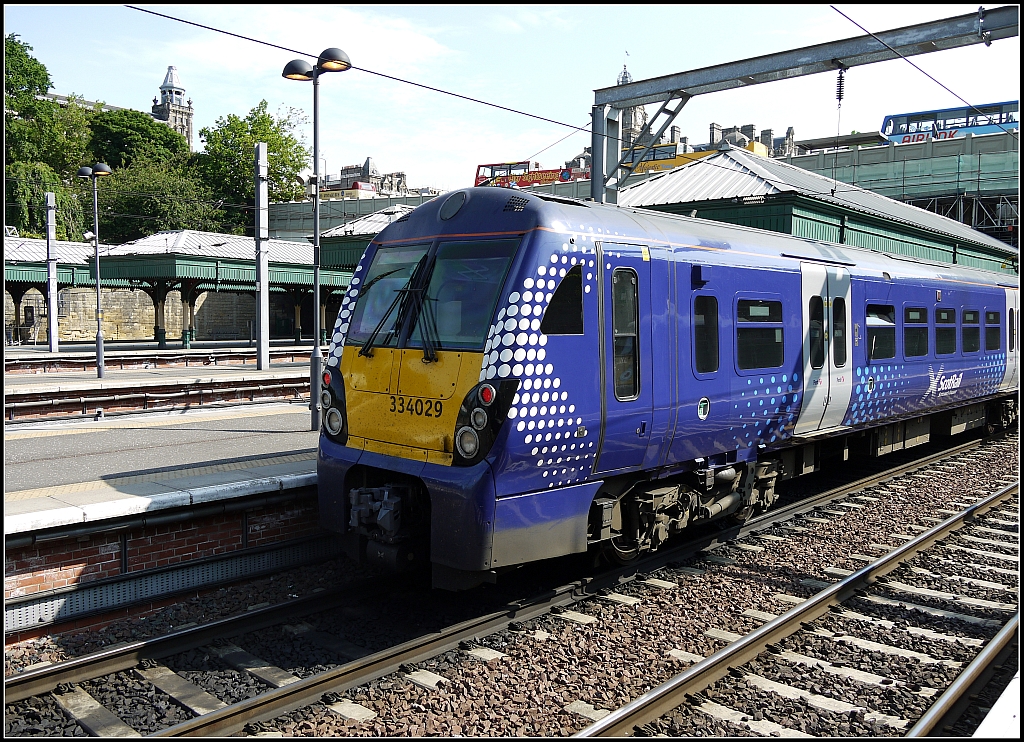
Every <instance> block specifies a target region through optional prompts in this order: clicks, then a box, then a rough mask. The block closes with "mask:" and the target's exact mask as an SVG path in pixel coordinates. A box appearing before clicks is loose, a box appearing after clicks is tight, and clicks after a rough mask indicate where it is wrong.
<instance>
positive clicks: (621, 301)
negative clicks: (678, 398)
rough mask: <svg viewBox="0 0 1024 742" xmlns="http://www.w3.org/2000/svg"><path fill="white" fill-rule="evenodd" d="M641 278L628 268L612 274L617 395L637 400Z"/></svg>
mask: <svg viewBox="0 0 1024 742" xmlns="http://www.w3.org/2000/svg"><path fill="white" fill-rule="evenodd" d="M637 324H638V323H637V280H636V273H634V272H633V271H632V270H630V269H628V268H617V269H615V271H614V272H613V273H612V342H613V351H612V352H613V358H612V373H613V374H614V375H615V398H616V399H619V400H627V399H635V398H636V397H637V396H638V395H639V394H640V355H639V353H638V350H639V349H638V348H637V341H638V340H639V336H638V335H637Z"/></svg>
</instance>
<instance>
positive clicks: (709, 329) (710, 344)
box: [693, 296, 718, 374]
mask: <svg viewBox="0 0 1024 742" xmlns="http://www.w3.org/2000/svg"><path fill="white" fill-rule="evenodd" d="M693 359H694V365H695V367H696V369H697V373H699V374H711V373H714V372H715V371H717V370H718V299H716V298H715V297H714V296H698V297H697V298H696V299H694V300H693Z"/></svg>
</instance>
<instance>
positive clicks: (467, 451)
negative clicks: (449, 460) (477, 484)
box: [455, 426, 480, 459]
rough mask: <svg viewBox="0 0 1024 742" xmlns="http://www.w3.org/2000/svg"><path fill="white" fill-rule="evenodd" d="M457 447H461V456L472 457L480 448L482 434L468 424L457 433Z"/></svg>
mask: <svg viewBox="0 0 1024 742" xmlns="http://www.w3.org/2000/svg"><path fill="white" fill-rule="evenodd" d="M455 447H456V448H458V449H459V455H460V456H462V457H463V458H466V459H471V458H473V457H474V456H476V452H477V451H479V450H480V436H479V435H477V433H476V431H475V430H473V429H472V428H470V427H468V426H467V427H464V428H460V429H459V432H458V433H456V434H455Z"/></svg>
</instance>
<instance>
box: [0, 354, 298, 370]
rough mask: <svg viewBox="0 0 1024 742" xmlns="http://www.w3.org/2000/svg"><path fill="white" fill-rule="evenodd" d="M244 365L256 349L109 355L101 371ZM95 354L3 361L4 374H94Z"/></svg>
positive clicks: (276, 358)
mask: <svg viewBox="0 0 1024 742" xmlns="http://www.w3.org/2000/svg"><path fill="white" fill-rule="evenodd" d="M309 353H310V351H309V350H308V349H304V348H292V349H288V350H273V349H271V351H270V360H271V362H277V363H302V362H305V361H308V360H309ZM238 365H241V366H245V365H251V366H255V365H256V351H255V350H189V351H173V350H165V351H159V350H157V351H150V352H142V353H138V352H137V353H116V352H115V353H108V354H107V355H105V356H104V359H103V366H104V368H107V369H111V370H121V371H124V370H130V369H151V368H169V367H177V366H185V367H187V368H191V367H197V368H198V367H202V366H238ZM95 370H96V355H95V353H78V354H73V353H72V354H66V355H63V356H62V357H60V358H52V357H45V358H32V357H21V358H5V359H4V373H5V374H36V373H57V372H60V371H95Z"/></svg>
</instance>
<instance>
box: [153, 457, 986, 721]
mask: <svg viewBox="0 0 1024 742" xmlns="http://www.w3.org/2000/svg"><path fill="white" fill-rule="evenodd" d="M976 445H978V442H976V441H972V442H971V443H968V444H963V445H961V446H957V447H956V448H955V449H953V450H952V451H945V452H942V453H941V454H936V455H933V456H930V457H927V459H926V460H925V463H922V462H919V461H918V462H913V463H912V464H907V465H904V466H902V467H898V468H897V469H896V470H888V471H886V472H884V473H881V474H878V475H873V476H870V477H867V478H864V479H862V480H858V481H857V482H854V483H851V484H848V485H845V486H844V487H839V488H835V489H833V490H829V491H828V492H827V493H824V494H823V495H819V496H817V497H814V498H812V499H814V500H815V501H816V502H817V503H818V504H820V501H821V500H822V499H823V498H827V499H834V498H836V497H840V496H842V495H844V494H846V493H848V492H851V491H856V490H859V489H862V488H863V487H864V486H866V485H865V483H873V482H875V481H880V480H883V479H889V478H892V476H898V472H900V471H903V470H905V469H917V468H920V467H921V466H924V465H926V463H927V462H928V461H930V460H934V459H941V458H944V457H946V456H949V455H951V454H954V453H958V452H959V451H960V450H961V449H963V448H969V447H971V446H976ZM893 471H896V472H897V474H893ZM827 499H826V500H825V501H827ZM796 506H798V507H802V508H804V509H809V507H813V506H808V504H807V503H806V502H801V503H797V504H796ZM977 507H979V506H974V508H975V509H976V508H977ZM780 515H781V519H785V518H788V517H791V514H790V513H789V512H788V509H783V510H782V511H781V512H780V513H778V514H770V517H769V518H767V519H771V517H774V518H776V519H779V516H780ZM765 520H766V519H765V518H762V519H759V521H758V522H757V523H751V524H750V525H749V526H745V527H744V528H742V529H741V530H742V532H743V533H744V534H745V533H749V532H751V531H754V530H757V529H758V528H762V527H764V525H765V524H764V521H765ZM951 520H952V519H951ZM933 530H935V529H933ZM929 533H930V532H929ZM721 538H722V537H721V535H711V536H705V537H703V538H701V539H699V540H697V541H695V542H690V543H687V544H685V545H681V546H678V547H676V548H673V549H669V550H666V551H664V552H662V553H660V554H657V555H652V556H651V557H649V558H647V559H645V560H643V562H641V563H637V564H633V565H626V566H624V567H620V568H617V569H614V570H610V571H608V572H605V573H604V574H602V575H599V576H597V577H595V578H593V579H586V580H582V581H580V582H576V583H571V584H569V585H564V586H562V587H560V588H556V589H555V590H553V591H551V592H550V593H549V594H548V595H546V596H544V597H542V598H540V599H537V600H534V601H528V602H526V603H520V604H519V605H518V606H516V605H513V606H510V608H509V610H508V611H507V612H497V613H493V614H490V615H489V616H483V617H480V618H477V619H471V620H469V621H466V622H463V623H461V624H457V625H455V626H452V627H449V628H447V629H444V630H442V631H441V632H438V634H436V635H432V636H427V637H421V638H418V639H413V640H410V641H409V642H406V643H404V644H401V645H399V646H397V647H392V648H390V649H386V650H382V651H381V652H378V653H376V654H374V655H371V656H369V657H365V658H363V659H361V660H357V661H355V662H351V663H348V664H346V665H342V666H340V667H338V668H336V669H334V670H329V671H327V672H324V673H320V674H318V675H314V676H311V677H308V678H306V679H304V680H302V681H299V682H297V683H292V684H290V685H287V686H284V687H283V688H279V689H274V690H271V691H268V692H267V693H265V694H263V695H260V696H257V697H256V698H252V699H248V700H246V701H242V702H241V703H238V704H234V705H231V706H228V707H226V708H224V709H222V710H220V711H214V712H211V713H208V714H204V715H203V716H200V717H197V718H195V719H191V720H189V721H185V722H182V723H181V724H178V725H175V726H173V727H169V728H167V729H164V730H162V731H160V732H157V733H155V734H154V736H210V735H230V734H235V733H237V732H239V731H241V730H242V729H243V727H244V726H245V725H246V724H248V723H254V722H262V721H270V720H271V719H274V718H276V717H277V716H280V715H281V714H286V713H288V712H290V711H294V710H295V709H298V708H302V707H303V706H308V705H310V704H313V703H316V702H317V701H319V700H320V698H321V696H322V695H323V694H324V693H327V692H335V693H338V692H343V691H345V690H347V689H349V688H353V687H357V686H360V685H364V684H365V683H368V682H370V681H372V680H376V679H377V678H380V677H383V676H385V675H389V674H391V673H393V672H396V671H397V670H399V669H400V667H401V666H402V665H403V664H406V663H409V664H415V663H418V662H423V661H425V660H427V659H430V658H432V657H435V656H437V655H438V654H441V653H442V652H445V651H448V650H450V649H454V648H455V647H457V646H458V644H459V642H461V641H464V640H466V639H474V638H479V637H481V636H486V635H488V634H491V633H494V632H497V631H500V630H502V629H505V628H507V627H508V625H509V623H511V622H512V621H525V620H529V619H532V618H536V617H537V616H540V615H543V614H545V613H547V612H549V611H550V609H551V608H552V607H553V606H555V605H567V604H571V603H576V602H579V601H581V600H586V599H589V598H592V597H593V596H594V595H596V594H597V593H599V592H600V591H601V590H603V589H606V588H609V587H614V586H616V585H619V584H622V583H624V582H629V581H632V580H633V579H634V578H635V577H636V575H638V574H641V573H645V572H652V571H655V570H657V569H659V568H661V567H662V566H664V565H665V564H667V563H668V562H670V561H673V560H676V559H679V558H681V557H682V558H685V557H688V556H693V555H695V554H696V553H698V552H699V551H701V550H703V549H707V548H713V547H714V546H716V545H720V544H721V543H722V542H721V541H720V539H721ZM906 550H907V547H906V546H904V547H902V549H901V550H899V552H898V553H905V552H906ZM872 566H875V565H872ZM894 568H895V566H893V567H892V569H894ZM885 571H889V570H885ZM861 572H864V570H861ZM878 574H884V572H880V571H879V572H878ZM855 589H857V588H850V590H849V593H850V594H852V593H853V591H854V590H855ZM822 612H823V611H822ZM803 620H807V619H806V618H804V619H803ZM777 622H778V619H777V620H776V621H774V622H773V623H777ZM769 641H770V640H769ZM759 651H760V650H758V652H759ZM755 655H756V653H755ZM727 671H728V670H725V671H724V672H727ZM724 672H723V674H724ZM716 679H717V678H716ZM630 728H631V727H630Z"/></svg>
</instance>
